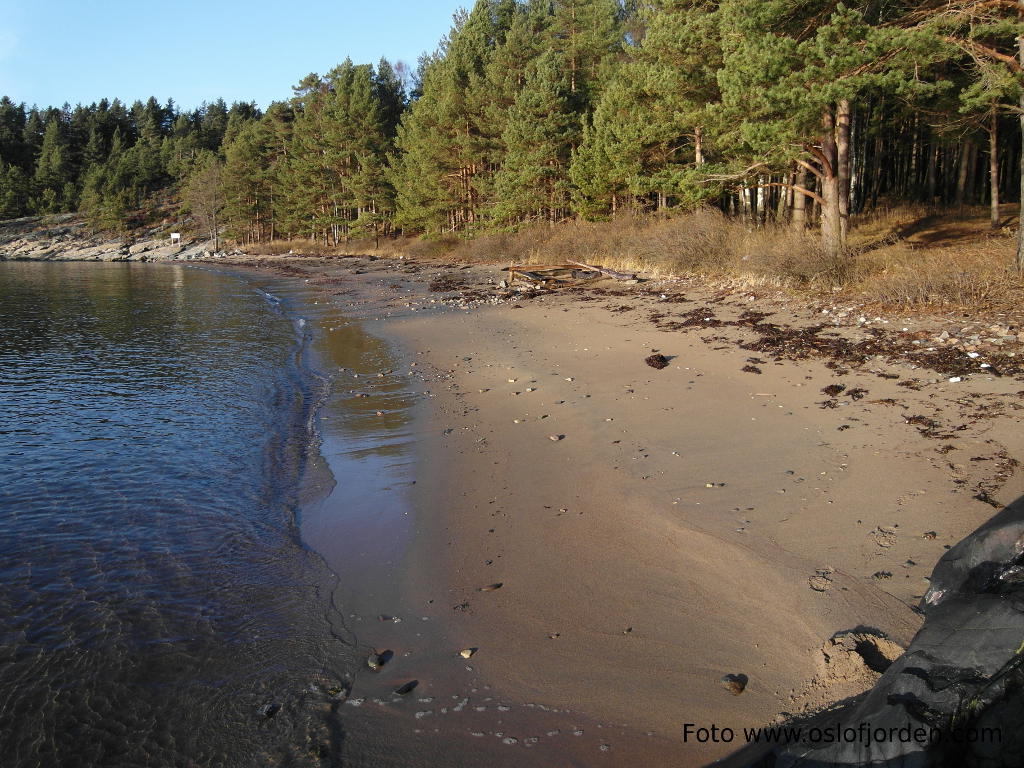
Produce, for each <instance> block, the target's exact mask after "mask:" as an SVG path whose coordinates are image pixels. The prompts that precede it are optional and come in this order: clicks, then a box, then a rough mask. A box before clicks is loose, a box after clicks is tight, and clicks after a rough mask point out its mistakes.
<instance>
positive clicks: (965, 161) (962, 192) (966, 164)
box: [956, 140, 974, 208]
mask: <svg viewBox="0 0 1024 768" xmlns="http://www.w3.org/2000/svg"><path fill="white" fill-rule="evenodd" d="M973 148H974V143H973V142H972V141H970V140H968V141H965V142H964V143H963V144H961V145H960V167H959V168H958V169H957V176H956V204H957V206H958V207H959V208H963V207H964V202H965V201H966V199H967V177H968V173H969V171H970V167H971V153H972V152H971V151H972V150H973Z"/></svg>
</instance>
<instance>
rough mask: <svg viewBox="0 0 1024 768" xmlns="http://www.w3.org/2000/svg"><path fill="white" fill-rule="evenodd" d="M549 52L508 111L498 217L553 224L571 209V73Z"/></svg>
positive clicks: (573, 120) (574, 125) (499, 174)
mask: <svg viewBox="0 0 1024 768" xmlns="http://www.w3.org/2000/svg"><path fill="white" fill-rule="evenodd" d="M561 65H562V58H561V57H560V56H559V55H558V54H556V53H554V52H553V51H548V52H547V53H545V54H542V55H541V56H540V57H539V58H538V59H537V61H536V62H535V64H534V66H533V67H531V70H530V72H529V73H528V74H527V77H526V82H525V84H524V85H523V87H522V89H521V90H520V91H519V93H518V94H517V96H516V99H515V102H514V103H513V105H512V107H511V109H510V110H509V112H508V119H507V122H506V124H505V129H504V131H503V132H502V136H501V139H502V143H503V145H504V148H505V155H504V162H503V164H502V166H501V169H500V170H499V171H498V172H497V175H496V179H495V191H496V200H497V203H496V205H495V218H496V219H497V220H498V221H501V222H503V223H505V224H506V225H507V224H513V223H516V222H520V221H529V220H534V221H537V220H540V221H548V222H549V223H555V222H557V221H559V220H561V219H562V218H565V217H566V216H568V214H569V202H570V199H569V195H570V190H569V173H568V169H569V159H570V154H571V152H572V139H573V138H574V137H575V136H576V133H577V120H578V118H577V116H576V115H575V114H574V113H573V111H572V109H571V99H572V93H571V87H570V82H569V75H568V74H567V73H566V72H565V70H564V69H563V67H562V66H561Z"/></svg>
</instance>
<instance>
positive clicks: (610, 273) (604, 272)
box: [569, 261, 636, 280]
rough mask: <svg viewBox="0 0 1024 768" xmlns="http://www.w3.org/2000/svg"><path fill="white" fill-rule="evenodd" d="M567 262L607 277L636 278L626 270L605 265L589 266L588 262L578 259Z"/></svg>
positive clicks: (617, 278)
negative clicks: (609, 267)
mask: <svg viewBox="0 0 1024 768" xmlns="http://www.w3.org/2000/svg"><path fill="white" fill-rule="evenodd" d="M569 263H570V264H573V265H574V266H577V267H583V268H584V269H589V270H591V271H593V272H600V273H601V274H602V275H607V276H608V277H614V278H615V279H616V280H636V275H635V274H632V275H630V274H627V273H626V272H617V271H616V270H614V269H608V268H607V267H595V266H591V265H590V264H584V263H583V262H580V261H570V262H569Z"/></svg>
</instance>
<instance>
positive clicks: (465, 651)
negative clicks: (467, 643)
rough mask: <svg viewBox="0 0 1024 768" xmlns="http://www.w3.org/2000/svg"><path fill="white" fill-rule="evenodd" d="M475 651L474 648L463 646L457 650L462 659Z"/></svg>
mask: <svg viewBox="0 0 1024 768" xmlns="http://www.w3.org/2000/svg"><path fill="white" fill-rule="evenodd" d="M476 651H477V649H476V648H463V649H462V650H461V651H459V656H461V657H462V658H464V659H468V658H469V657H471V656H472V655H473V654H474V653H476Z"/></svg>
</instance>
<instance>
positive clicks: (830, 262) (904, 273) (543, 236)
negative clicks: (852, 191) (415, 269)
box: [259, 205, 1024, 310]
mask: <svg viewBox="0 0 1024 768" xmlns="http://www.w3.org/2000/svg"><path fill="white" fill-rule="evenodd" d="M1012 208H1013V206H1008V207H1007V215H1006V217H1004V221H1005V222H1007V226H1005V227H1004V228H1003V230H1002V231H1000V232H992V231H990V230H989V228H988V211H987V209H982V208H975V209H967V210H965V211H959V210H949V209H938V208H933V207H927V206H923V205H911V206H898V207H881V208H879V209H876V210H874V211H872V212H870V213H868V214H862V215H860V216H858V217H857V218H856V219H855V220H854V226H853V229H852V231H851V233H850V243H851V247H850V249H849V251H848V252H847V253H845V254H842V255H841V256H838V257H830V256H828V255H827V254H826V253H825V252H824V251H823V250H822V248H821V244H820V239H819V237H818V234H817V232H816V231H814V230H807V231H803V232H799V231H796V230H793V229H791V228H789V227H787V226H781V225H774V224H768V225H766V226H763V227H759V228H751V227H749V226H748V225H746V224H745V223H744V222H742V221H739V220H736V219H730V218H728V217H726V216H724V215H723V214H721V213H720V212H719V211H717V210H716V209H702V210H698V211H694V212H691V213H686V214H680V215H676V216H672V217H660V218H647V219H643V218H635V217H630V216H623V217H619V218H616V219H615V220H613V221H609V222H596V223H595V222H569V223H564V224H560V225H558V226H554V227H551V226H546V225H540V226H535V227H529V228H525V229H523V230H520V231H519V232H515V233H496V234H489V235H480V236H478V237H475V238H472V239H463V238H458V237H456V236H454V235H447V236H444V237H442V238H435V239H422V238H399V239H390V240H382V241H381V242H380V246H379V247H375V243H374V241H373V240H372V239H370V240H366V241H351V242H349V243H348V244H347V245H344V246H338V247H335V248H325V247H323V246H314V245H311V244H310V243H309V242H308V241H295V242H277V243H272V244H268V245H264V246H261V247H260V249H259V252H262V253H277V254H281V253H287V252H288V251H293V252H295V253H298V254H324V255H346V254H354V253H373V254H376V255H399V254H403V255H405V256H407V257H409V258H415V259H421V260H450V261H457V262H460V263H491V264H508V263H509V262H515V263H533V264H538V263H547V264H550V263H560V262H564V261H569V260H572V261H582V262H587V263H596V264H601V265H603V266H606V267H611V268H613V269H618V270H621V271H625V272H636V273H639V274H642V275H645V276H649V277H670V276H691V277H699V278H702V279H705V280H708V281H710V282H715V283H723V282H725V283H731V284H740V285H748V286H754V285H756V286H773V287H777V288H781V289H787V290H790V291H794V292H797V293H813V294H820V293H824V292H827V293H829V294H840V295H841V296H844V297H846V298H849V299H851V300H857V301H866V302H869V303H874V304H877V305H879V306H880V307H889V308H893V309H897V308H898V309H901V310H909V309H935V308H943V309H949V308H969V309H975V310H980V309H1000V308H1002V309H1013V310H1016V309H1017V308H1018V307H1020V306H1021V305H1022V303H1024V284H1022V281H1021V278H1020V276H1019V275H1018V274H1017V273H1016V271H1014V269H1013V256H1014V251H1015V243H1016V221H1015V219H1014V218H1013V216H1014V215H1015V214H1014V212H1013V210H1012Z"/></svg>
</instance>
